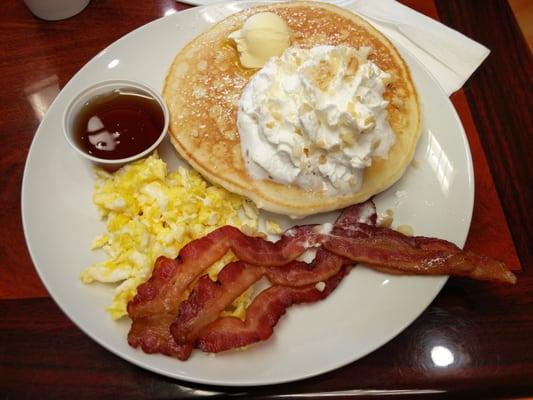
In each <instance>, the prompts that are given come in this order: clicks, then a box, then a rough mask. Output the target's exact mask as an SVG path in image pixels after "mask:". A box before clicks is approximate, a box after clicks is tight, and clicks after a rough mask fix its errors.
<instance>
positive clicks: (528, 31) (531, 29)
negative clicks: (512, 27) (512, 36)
mask: <svg viewBox="0 0 533 400" xmlns="http://www.w3.org/2000/svg"><path fill="white" fill-rule="evenodd" d="M509 4H510V5H511V8H512V9H513V12H514V14H515V17H516V20H517V21H518V25H520V29H522V33H523V34H524V37H525V38H526V41H527V43H528V45H529V50H530V51H533V50H532V49H533V0H509Z"/></svg>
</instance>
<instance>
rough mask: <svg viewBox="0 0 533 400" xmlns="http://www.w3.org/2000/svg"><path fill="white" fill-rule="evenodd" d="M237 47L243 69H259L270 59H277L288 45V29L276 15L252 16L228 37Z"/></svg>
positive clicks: (267, 13) (259, 14)
mask: <svg viewBox="0 0 533 400" xmlns="http://www.w3.org/2000/svg"><path fill="white" fill-rule="evenodd" d="M229 38H230V39H231V40H233V41H234V42H235V44H236V45H237V50H238V51H239V59H240V62H241V64H242V66H243V67H245V68H261V67H262V66H263V65H265V63H266V62H267V61H268V60H269V59H270V58H271V57H275V56H276V57H279V56H280V55H281V54H283V52H284V51H285V49H286V48H287V47H289V45H290V32H289V27H288V26H287V24H286V23H285V21H284V20H283V19H282V18H281V17H280V16H278V15H277V14H274V13H271V12H263V13H258V14H255V15H252V16H251V17H250V18H248V19H247V20H246V22H245V23H244V25H243V26H242V28H241V29H240V30H238V31H235V32H233V33H231V34H230V35H229Z"/></svg>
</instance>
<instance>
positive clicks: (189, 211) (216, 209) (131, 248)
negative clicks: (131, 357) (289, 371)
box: [81, 154, 279, 319]
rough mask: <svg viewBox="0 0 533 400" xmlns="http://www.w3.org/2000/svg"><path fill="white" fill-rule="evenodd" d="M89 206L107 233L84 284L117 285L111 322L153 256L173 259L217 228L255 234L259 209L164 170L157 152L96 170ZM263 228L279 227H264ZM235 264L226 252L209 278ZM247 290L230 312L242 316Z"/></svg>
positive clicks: (193, 176)
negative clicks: (114, 167) (100, 258)
mask: <svg viewBox="0 0 533 400" xmlns="http://www.w3.org/2000/svg"><path fill="white" fill-rule="evenodd" d="M93 201H94V203H95V204H96V206H97V208H98V210H99V211H100V213H101V215H102V217H103V218H105V219H106V220H107V232H106V233H104V234H103V235H101V236H98V237H97V238H96V239H94V241H93V243H92V245H91V248H92V249H103V250H104V251H105V252H106V253H107V255H108V259H107V260H105V261H102V262H98V263H96V264H93V265H91V266H90V267H88V268H87V269H86V270H85V271H84V272H83V273H82V274H81V280H82V281H83V282H84V283H90V282H93V281H98V282H106V283H118V286H117V287H116V289H115V296H114V298H113V301H112V304H111V306H110V307H109V308H108V312H109V313H110V314H111V316H112V317H113V318H114V319H117V318H120V317H122V316H124V315H126V314H127V311H126V306H127V304H128V301H130V300H131V299H132V298H133V297H134V296H135V294H136V292H137V286H139V285H140V284H141V283H143V282H145V281H146V280H147V279H148V278H149V277H150V275H151V273H152V269H153V265H154V262H155V260H156V258H157V257H159V256H161V255H163V256H166V257H170V258H175V257H176V256H177V255H178V253H179V251H180V249H181V248H182V247H183V246H184V245H185V244H187V243H188V242H190V241H191V240H193V239H197V238H199V237H202V236H204V235H206V234H207V233H209V232H211V231H212V230H214V229H216V228H218V227H220V226H223V225H233V226H236V227H238V228H240V229H241V230H243V231H244V232H246V233H249V234H250V233H255V232H256V231H257V227H258V215H259V213H258V210H257V208H256V207H255V205H254V204H253V203H251V202H249V201H248V200H245V199H244V198H242V197H241V196H238V195H235V194H233V193H230V192H228V191H227V190H225V189H222V188H220V187H218V186H213V185H210V184H209V183H207V182H206V181H205V180H204V179H202V177H201V176H200V175H199V174H198V173H197V172H195V171H193V170H188V169H185V168H180V169H179V170H177V171H175V172H170V173H169V172H168V171H167V166H166V164H165V163H164V162H163V160H161V159H160V158H159V157H158V155H157V154H154V155H152V156H150V157H148V158H146V159H144V160H140V161H137V162H135V163H132V164H129V165H126V166H124V167H123V168H121V169H120V170H119V171H117V172H115V173H113V174H109V173H107V172H105V171H103V170H100V169H98V170H96V184H95V188H94V194H93ZM269 228H273V230H277V229H276V228H278V229H279V227H276V226H275V223H273V222H270V226H269ZM233 259H234V256H233V254H231V252H228V254H226V256H224V257H223V258H222V259H221V260H219V261H218V262H217V263H215V264H214V265H213V266H211V267H210V269H209V270H208V273H209V276H210V277H211V279H213V280H214V279H216V276H217V274H218V272H219V271H220V270H221V269H222V268H223V267H224V265H226V264H227V263H228V262H230V261H232V260H233ZM251 292H252V291H251V290H248V291H246V292H245V293H243V294H242V295H241V296H240V297H239V298H238V299H237V300H236V301H235V302H234V304H233V307H234V309H233V310H232V311H231V312H230V313H229V314H230V315H235V316H239V317H241V318H242V317H243V316H244V313H245V309H246V307H247V305H248V303H249V302H250V296H251Z"/></svg>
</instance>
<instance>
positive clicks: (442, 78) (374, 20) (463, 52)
mask: <svg viewBox="0 0 533 400" xmlns="http://www.w3.org/2000/svg"><path fill="white" fill-rule="evenodd" d="M177 1H181V2H185V3H189V4H194V5H209V4H213V3H218V2H219V0H177ZM326 1H327V0H326ZM329 2H330V3H333V4H337V5H340V6H342V7H345V8H348V9H350V10H352V11H355V12H356V13H357V14H359V15H361V16H362V17H363V18H365V19H366V20H367V21H368V22H370V23H371V24H372V25H374V26H375V27H376V28H377V29H378V30H380V31H381V32H383V33H384V34H385V35H386V36H388V37H389V38H390V39H391V40H392V41H393V42H395V43H398V44H399V45H400V46H402V47H403V48H405V49H406V50H407V51H409V52H411V53H412V54H413V55H414V56H415V57H416V58H417V59H418V61H420V62H421V63H422V64H423V65H424V66H425V67H426V69H427V70H428V71H429V72H430V73H431V74H432V75H433V76H434V77H435V79H436V80H437V81H438V82H439V84H440V85H441V86H442V89H443V90H444V91H445V92H446V93H447V94H448V95H451V94H452V93H453V92H455V91H456V90H458V89H460V88H461V87H462V86H463V85H464V83H465V82H466V80H467V79H468V78H469V77H470V75H472V73H473V72H474V71H475V70H476V69H477V67H479V65H480V64H481V63H482V62H483V60H484V59H485V58H486V57H487V56H488V55H489V53H490V50H489V49H487V48H486V47H485V46H483V45H481V44H479V43H477V42H475V41H473V40H472V39H469V38H468V37H466V36H465V35H463V34H461V33H459V32H457V31H455V30H453V29H451V28H448V27H447V26H445V25H443V24H441V23H440V22H437V21H435V20H434V19H431V18H429V17H426V16H425V15H423V14H420V13H419V12H417V11H415V10H413V9H411V8H409V7H406V6H404V5H402V4H400V3H398V2H397V1H396V0H329Z"/></svg>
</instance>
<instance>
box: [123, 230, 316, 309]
mask: <svg viewBox="0 0 533 400" xmlns="http://www.w3.org/2000/svg"><path fill="white" fill-rule="evenodd" d="M313 228H314V227H313V226H300V227H295V228H292V229H289V230H288V231H287V232H285V234H284V235H283V236H282V238H281V239H280V240H279V241H277V242H275V243H273V242H269V241H266V240H263V239H261V238H258V237H250V236H246V235H244V234H243V233H242V232H241V231H239V230H238V229H237V228H234V227H232V226H223V227H222V228H219V229H216V230H214V231H213V232H211V233H209V234H208V235H206V236H204V237H203V238H201V239H197V240H193V241H192V242H190V243H188V244H187V245H186V246H185V247H183V249H181V251H180V254H179V256H178V258H177V259H176V260H171V259H168V258H166V257H159V258H158V259H157V261H156V263H155V266H154V270H153V272H152V276H151V277H150V279H149V280H148V281H147V282H145V283H143V284H142V285H140V286H139V287H138V288H137V294H136V296H135V297H134V298H133V300H132V301H130V302H129V303H128V314H129V315H130V317H131V318H140V317H144V316H148V315H153V314H156V313H172V312H177V310H178V307H179V303H180V301H181V297H182V294H183V293H184V292H185V290H186V289H187V287H188V286H189V285H190V284H191V283H192V282H193V281H194V280H195V279H196V278H197V277H198V276H200V275H201V273H202V272H204V271H205V270H206V269H207V268H208V267H210V266H211V265H212V264H213V263H214V262H215V261H217V260H218V259H220V258H221V257H222V256H223V255H224V254H226V253H227V252H228V250H232V251H233V253H234V254H235V255H236V256H237V258H238V259H240V260H242V261H244V262H248V263H251V264H255V265H264V266H279V265H284V264H287V263H288V262H290V261H293V260H294V259H296V258H297V257H298V256H300V255H301V254H302V253H303V252H304V251H305V250H306V249H308V248H310V247H313V246H317V245H319V244H320V243H321V242H322V241H323V240H324V235H322V234H319V233H317V232H316V231H315V230H314V229H313Z"/></svg>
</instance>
